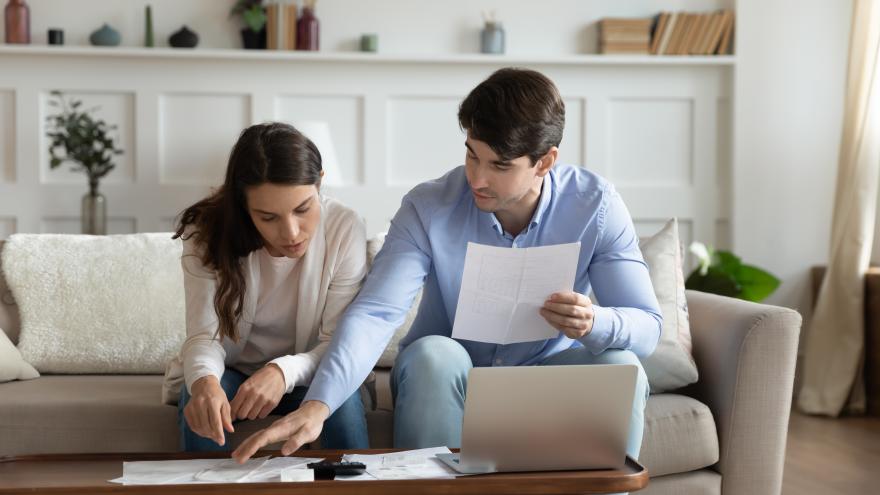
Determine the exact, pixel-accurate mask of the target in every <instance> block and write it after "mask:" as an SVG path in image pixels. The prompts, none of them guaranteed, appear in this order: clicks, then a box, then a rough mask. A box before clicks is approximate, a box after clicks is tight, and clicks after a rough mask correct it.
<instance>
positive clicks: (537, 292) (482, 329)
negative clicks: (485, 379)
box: [452, 242, 581, 344]
mask: <svg viewBox="0 0 880 495" xmlns="http://www.w3.org/2000/svg"><path fill="white" fill-rule="evenodd" d="M580 250H581V244H580V243H579V242H575V243H570V244H557V245H554V246H540V247H530V248H502V247H495V246H486V245H483V244H476V243H473V242H469V243H468V248H467V254H466V256H465V261H464V275H463V276H462V279H461V292H460V293H459V295H458V308H457V309H456V312H455V322H454V323H453V325H452V338H455V339H463V340H473V341H477V342H487V343H490V344H514V343H517V342H532V341H536V340H545V339H552V338H555V337H557V336H558V335H559V331H558V330H556V329H555V328H553V327H552V326H551V325H550V324H549V323H547V320H545V319H544V317H543V316H541V313H540V309H541V307H543V306H544V302H545V301H546V300H547V298H548V297H550V295H551V294H553V293H554V292H562V291H570V290H572V288H573V287H574V279H575V275H576V272H577V264H578V257H579V255H580Z"/></svg>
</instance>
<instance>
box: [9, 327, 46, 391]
mask: <svg viewBox="0 0 880 495" xmlns="http://www.w3.org/2000/svg"><path fill="white" fill-rule="evenodd" d="M39 376H40V374H39V373H37V370H35V369H34V367H33V366H31V365H30V364H28V363H27V362H25V360H24V359H22V358H21V353H20V352H18V349H16V348H15V346H14V345H13V344H12V341H11V340H9V337H7V336H6V332H4V331H3V329H2V328H0V383H3V382H8V381H12V380H29V379H31V378H37V377H39Z"/></svg>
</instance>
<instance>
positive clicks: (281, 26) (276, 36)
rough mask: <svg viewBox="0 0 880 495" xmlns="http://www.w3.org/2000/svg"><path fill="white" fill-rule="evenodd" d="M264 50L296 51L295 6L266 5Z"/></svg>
mask: <svg viewBox="0 0 880 495" xmlns="http://www.w3.org/2000/svg"><path fill="white" fill-rule="evenodd" d="M266 48H267V49H269V50H295V49H296V4H293V3H270V4H268V5H266Z"/></svg>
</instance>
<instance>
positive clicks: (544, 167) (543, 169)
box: [535, 146, 559, 177]
mask: <svg viewBox="0 0 880 495" xmlns="http://www.w3.org/2000/svg"><path fill="white" fill-rule="evenodd" d="M558 157H559V148H557V147H556V146H553V147H552V148H550V150H549V151H548V152H547V153H546V154H545V155H544V156H542V157H541V158H540V159H539V160H538V163H536V164H535V167H536V168H537V170H535V175H537V176H538V177H544V176H545V175H547V174H548V173H549V172H550V169H551V168H553V165H556V159H557V158H558Z"/></svg>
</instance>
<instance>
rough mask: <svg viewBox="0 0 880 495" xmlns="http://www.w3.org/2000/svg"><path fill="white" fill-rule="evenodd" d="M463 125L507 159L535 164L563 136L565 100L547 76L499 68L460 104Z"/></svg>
mask: <svg viewBox="0 0 880 495" xmlns="http://www.w3.org/2000/svg"><path fill="white" fill-rule="evenodd" d="M458 125H459V126H460V127H461V128H462V130H465V131H467V132H468V133H469V134H470V137H471V138H473V139H477V140H480V141H483V142H485V143H486V144H488V145H489V147H490V148H492V151H494V152H495V153H496V154H497V155H498V157H499V158H501V159H502V160H512V159H514V158H519V157H521V156H528V157H529V158H530V159H531V161H532V165H534V164H535V163H536V162H537V161H538V159H540V158H541V157H542V156H544V155H545V154H546V153H547V152H548V151H550V148H552V147H553V146H559V143H560V141H562V130H563V128H564V127H565V103H563V101H562V97H561V96H560V95H559V90H558V89H556V85H555V84H553V81H551V80H550V79H548V78H547V76H545V75H543V74H541V73H540V72H536V71H533V70H527V69H517V68H511V67H508V68H504V69H499V70H497V71H495V73H493V74H492V75H491V76H489V78H488V79H486V80H485V81H483V82H481V83H480V85H479V86H477V87H476V88H474V89H473V91H471V92H470V94H469V95H467V98H465V99H464V101H462V102H461V105H460V106H459V107H458Z"/></svg>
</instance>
